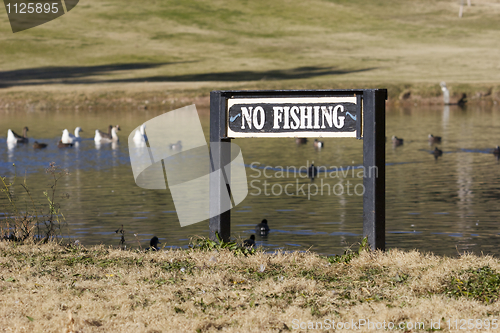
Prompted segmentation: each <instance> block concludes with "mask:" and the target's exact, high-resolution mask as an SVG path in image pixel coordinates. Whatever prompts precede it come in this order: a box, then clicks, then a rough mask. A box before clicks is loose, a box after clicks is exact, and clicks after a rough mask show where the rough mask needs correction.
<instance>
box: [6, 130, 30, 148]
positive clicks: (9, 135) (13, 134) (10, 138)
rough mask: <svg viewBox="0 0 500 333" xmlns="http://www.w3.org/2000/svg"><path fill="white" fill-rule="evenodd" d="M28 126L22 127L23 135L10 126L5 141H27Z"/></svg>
mask: <svg viewBox="0 0 500 333" xmlns="http://www.w3.org/2000/svg"><path fill="white" fill-rule="evenodd" d="M28 131H29V129H28V127H27V126H25V127H24V128H23V135H22V136H21V135H19V134H17V133H16V132H14V131H13V130H11V129H10V128H9V129H8V130H7V143H16V144H17V143H28V142H29V139H28Z"/></svg>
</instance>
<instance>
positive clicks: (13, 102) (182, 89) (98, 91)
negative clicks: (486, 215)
mask: <svg viewBox="0 0 500 333" xmlns="http://www.w3.org/2000/svg"><path fill="white" fill-rule="evenodd" d="M352 88H368V89H370V88H385V89H388V101H387V103H388V104H389V105H396V106H397V105H402V106H413V105H440V104H441V105H442V104H443V97H442V92H441V88H440V86H439V83H432V84H431V83H377V82H375V83H362V84H361V83H354V82H344V83H331V82H324V83H321V82H306V81H271V82H253V83H233V84H227V83H220V82H199V83H193V84H172V83H133V84H120V85H118V84H96V85H76V86H75V85H54V86H35V87H17V88H9V89H0V111H15V110H28V111H31V110H51V109H61V110H63V109H65V110H90V109H101V108H106V109H116V110H120V109H128V110H144V109H155V108H156V109H162V110H172V109H175V108H179V107H183V106H186V105H189V104H193V103H194V104H196V106H197V107H198V108H200V110H201V111H202V112H204V111H208V108H209V96H210V91H212V90H239V89H243V90H248V89H352ZM448 88H449V90H450V96H451V100H452V101H455V102H456V101H457V100H458V99H459V98H460V96H461V95H462V94H463V93H466V94H467V96H468V103H469V104H472V105H476V104H481V105H492V104H498V103H499V102H500V85H491V84H479V83H477V84H472V83H471V84H455V85H454V84H448Z"/></svg>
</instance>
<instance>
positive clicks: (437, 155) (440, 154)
mask: <svg viewBox="0 0 500 333" xmlns="http://www.w3.org/2000/svg"><path fill="white" fill-rule="evenodd" d="M432 154H433V155H434V158H435V159H436V160H437V159H438V157H439V156H442V155H443V151H442V150H441V149H438V147H436V148H434V151H433V152H432Z"/></svg>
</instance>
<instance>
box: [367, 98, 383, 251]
mask: <svg viewBox="0 0 500 333" xmlns="http://www.w3.org/2000/svg"><path fill="white" fill-rule="evenodd" d="M386 99H387V90H386V89H373V90H372V89H370V90H364V91H363V167H364V169H365V178H364V179H363V185H364V187H365V193H364V195H363V237H368V243H369V244H370V247H371V248H372V249H373V250H375V249H379V250H385V100H386Z"/></svg>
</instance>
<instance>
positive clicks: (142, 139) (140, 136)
mask: <svg viewBox="0 0 500 333" xmlns="http://www.w3.org/2000/svg"><path fill="white" fill-rule="evenodd" d="M145 130H146V124H142V125H141V126H140V127H139V129H138V130H136V131H135V134H134V137H133V139H132V140H133V141H134V143H135V144H136V145H141V144H144V143H146V142H147V141H148V138H147V137H146V131H145Z"/></svg>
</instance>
